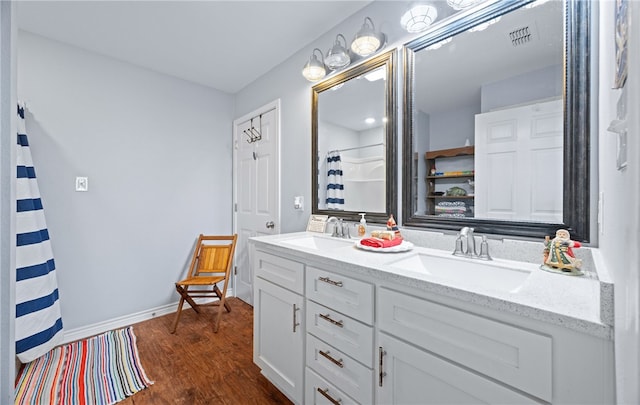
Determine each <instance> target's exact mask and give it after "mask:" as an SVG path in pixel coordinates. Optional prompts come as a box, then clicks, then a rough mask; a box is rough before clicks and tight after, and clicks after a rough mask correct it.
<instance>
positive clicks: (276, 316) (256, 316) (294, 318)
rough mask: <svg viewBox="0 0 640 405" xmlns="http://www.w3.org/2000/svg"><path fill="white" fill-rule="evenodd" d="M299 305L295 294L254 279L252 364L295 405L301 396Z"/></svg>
mask: <svg viewBox="0 0 640 405" xmlns="http://www.w3.org/2000/svg"><path fill="white" fill-rule="evenodd" d="M303 302H304V301H303V299H302V296H300V295H298V294H294V293H292V292H291V291H289V290H286V289H284V288H282V287H278V286H276V285H274V284H271V283H270V282H268V281H265V280H263V279H261V278H256V279H255V289H254V304H255V306H254V310H253V311H254V313H253V361H254V363H256V364H257V365H258V366H259V367H260V368H261V369H262V374H264V375H265V377H267V379H268V380H269V381H271V382H272V383H273V384H274V385H275V386H276V387H278V388H279V389H280V390H281V391H282V392H283V393H284V394H285V395H287V396H288V397H289V399H291V400H292V401H293V402H295V403H302V395H303V387H302V383H303V378H302V376H303V372H304V362H303V351H302V350H303V341H304V335H305V332H304V308H303Z"/></svg>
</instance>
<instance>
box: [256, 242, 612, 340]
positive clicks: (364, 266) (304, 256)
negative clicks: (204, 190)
mask: <svg viewBox="0 0 640 405" xmlns="http://www.w3.org/2000/svg"><path fill="white" fill-rule="evenodd" d="M312 235H313V236H319V237H321V238H325V237H326V238H329V236H328V235H323V234H317V233H310V232H296V233H288V234H280V235H271V236H260V237H254V238H250V241H251V243H253V244H254V245H256V247H260V246H265V247H269V249H270V250H271V251H274V252H280V253H282V254H287V255H289V256H290V257H292V258H294V259H298V260H300V261H303V262H305V263H307V264H309V265H314V264H315V265H318V266H322V267H323V268H327V267H328V268H332V269H339V270H342V271H344V272H348V273H351V274H359V275H362V276H365V277H373V278H375V279H378V280H381V281H392V282H394V283H398V284H401V285H404V286H407V287H412V288H417V289H420V290H423V291H426V292H431V293H436V294H440V295H443V296H447V297H451V298H455V299H459V300H461V301H464V302H468V303H472V304H477V305H481V306H484V307H488V308H491V309H495V310H500V311H506V312H510V313H512V314H515V315H519V316H524V317H527V318H531V319H536V320H539V321H543V322H549V323H552V324H556V325H560V326H563V327H566V328H569V329H573V330H576V331H578V332H582V333H587V334H590V335H593V336H596V337H600V338H605V339H613V327H612V325H613V284H612V283H611V282H610V280H609V278H608V275H607V274H606V272H605V273H604V274H600V273H599V271H598V270H599V269H598V261H599V260H598V255H597V252H595V254H594V252H592V251H590V250H589V249H580V250H581V252H580V254H581V256H580V257H581V258H583V261H584V263H585V264H584V265H583V270H584V271H585V273H586V275H585V276H582V277H576V276H566V275H562V274H553V273H550V272H547V271H543V270H540V269H539V264H538V263H536V262H535V260H537V259H538V257H540V253H539V252H538V251H539V250H540V249H539V248H538V246H537V245H536V244H533V243H531V242H522V241H509V240H504V241H503V240H491V241H490V248H491V249H490V250H491V254H492V256H493V257H494V261H493V262H490V263H494V264H506V265H509V266H512V267H516V268H519V269H522V270H525V271H530V272H531V273H530V275H529V276H528V277H527V278H526V280H525V281H524V283H522V284H521V285H520V286H519V287H518V288H516V289H514V290H510V291H507V290H504V289H500V288H491V285H490V284H485V285H477V284H474V283H473V282H468V283H465V282H464V280H462V282H461V281H460V280H458V281H449V280H446V279H443V278H437V277H434V276H432V275H430V274H427V273H426V272H418V271H415V270H413V271H412V270H410V269H404V268H402V266H393V263H394V262H395V261H399V260H403V259H406V258H410V257H411V256H413V255H416V254H417V253H424V254H428V255H434V256H440V257H446V258H447V259H448V260H449V259H451V257H452V256H451V251H447V250H444V249H445V246H447V245H448V246H451V247H452V246H454V244H453V242H452V241H453V240H454V239H453V237H452V236H449V235H442V234H437V233H436V234H432V235H429V234H428V233H427V234H425V233H424V232H420V233H417V232H414V233H412V232H410V231H404V230H403V236H404V239H405V240H408V241H412V242H413V244H414V245H415V246H414V248H413V249H412V250H410V251H406V252H397V253H388V254H387V253H380V252H370V251H366V250H362V249H358V248H356V247H355V243H356V240H355V239H353V240H351V241H348V240H344V247H339V248H334V249H326V250H322V249H314V248H307V247H304V246H296V245H292V244H290V243H287V242H286V241H287V240H293V239H301V238H305V237H310V236H312ZM329 239H332V240H335V239H336V238H329ZM443 239H445V241H444V242H443ZM336 243H339V242H336ZM505 244H506V245H505ZM426 246H429V247H426ZM434 246H435V247H437V249H434V248H433V247H434ZM540 246H542V245H541V244H540ZM518 252H520V253H518ZM527 252H529V253H531V252H533V253H532V254H528V255H527ZM496 255H497V256H496ZM500 255H502V256H503V257H504V258H503V257H500ZM505 256H506V257H505ZM510 256H511V257H510ZM454 260H462V261H465V260H466V261H469V260H471V261H473V262H479V264H480V263H486V262H483V261H479V260H477V259H465V258H459V259H458V258H455V259H454Z"/></svg>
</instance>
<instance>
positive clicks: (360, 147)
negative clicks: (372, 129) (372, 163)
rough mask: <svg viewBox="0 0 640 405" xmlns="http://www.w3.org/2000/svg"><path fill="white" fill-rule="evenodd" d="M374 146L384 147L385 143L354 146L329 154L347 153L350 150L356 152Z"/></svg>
mask: <svg viewBox="0 0 640 405" xmlns="http://www.w3.org/2000/svg"><path fill="white" fill-rule="evenodd" d="M374 146H384V143H382V142H380V143H374V144H371V145H364V146H354V147H353V148H345V149H335V150H331V151H329V152H328V153H331V152H346V151H348V150H355V149H364V148H372V147H374Z"/></svg>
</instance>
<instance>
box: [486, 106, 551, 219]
mask: <svg viewBox="0 0 640 405" xmlns="http://www.w3.org/2000/svg"><path fill="white" fill-rule="evenodd" d="M562 122H563V116H562V100H555V101H548V102H542V103H536V104H531V105H527V106H522V107H515V108H508V109H504V110H499V111H493V112H488V113H484V114H478V115H476V125H475V165H476V168H475V217H476V218H492V219H503V220H522V221H536V222H552V223H557V222H562V201H563V181H562V180H563V179H562V173H563V164H562V163H563V162H562V160H563V153H562V151H563V146H562V143H563V123H562Z"/></svg>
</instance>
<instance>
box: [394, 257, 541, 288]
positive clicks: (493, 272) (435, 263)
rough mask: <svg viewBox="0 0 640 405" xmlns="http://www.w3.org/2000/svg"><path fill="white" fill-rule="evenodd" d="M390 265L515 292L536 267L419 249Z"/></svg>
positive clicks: (454, 283)
mask: <svg viewBox="0 0 640 405" xmlns="http://www.w3.org/2000/svg"><path fill="white" fill-rule="evenodd" d="M387 265H388V266H391V267H395V268H397V269H402V270H407V271H411V272H416V273H422V274H427V275H430V276H432V277H433V278H438V279H441V280H443V281H444V282H445V283H447V284H450V285H452V286H463V287H465V286H467V287H476V286H477V287H483V288H488V289H492V290H499V291H504V292H516V290H517V289H518V288H519V287H520V286H521V285H522V284H523V283H524V282H525V280H526V279H527V277H529V275H530V274H531V272H532V271H533V270H535V268H536V265H535V264H531V263H520V262H512V261H508V260H499V259H497V260H491V261H484V260H478V259H468V258H463V257H456V256H453V255H451V256H444V255H442V256H439V255H431V254H425V253H417V254H414V255H412V256H409V257H407V258H404V259H400V260H398V261H394V262H390V263H387Z"/></svg>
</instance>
